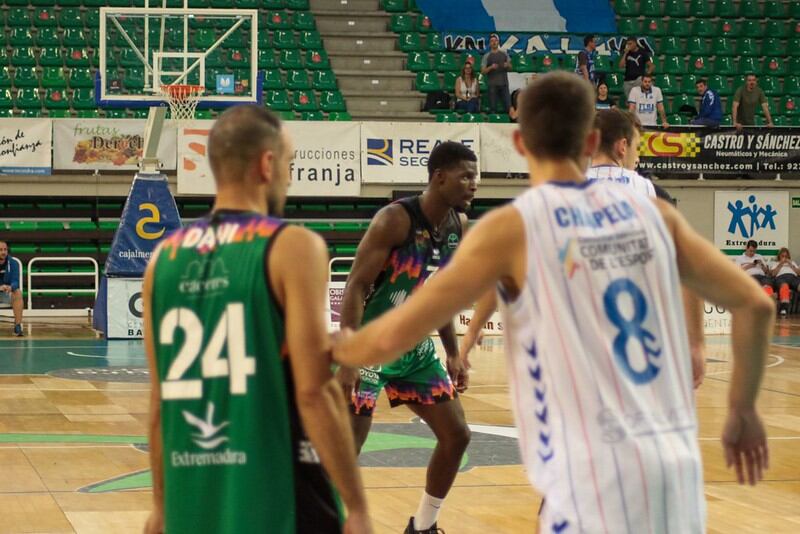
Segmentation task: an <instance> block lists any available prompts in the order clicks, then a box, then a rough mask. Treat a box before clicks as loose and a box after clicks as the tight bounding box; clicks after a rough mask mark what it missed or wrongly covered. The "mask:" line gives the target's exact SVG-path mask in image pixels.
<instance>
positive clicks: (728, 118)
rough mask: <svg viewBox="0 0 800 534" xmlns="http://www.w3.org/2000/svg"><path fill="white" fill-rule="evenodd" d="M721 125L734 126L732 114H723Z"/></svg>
mask: <svg viewBox="0 0 800 534" xmlns="http://www.w3.org/2000/svg"><path fill="white" fill-rule="evenodd" d="M719 125H720V126H733V119H732V118H731V116H730V115H723V116H722V120H721V121H720V123H719Z"/></svg>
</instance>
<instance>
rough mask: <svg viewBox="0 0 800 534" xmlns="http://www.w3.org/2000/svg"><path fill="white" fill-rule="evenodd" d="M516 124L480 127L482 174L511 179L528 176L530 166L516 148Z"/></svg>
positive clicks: (482, 125) (485, 124) (483, 125)
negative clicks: (514, 139)
mask: <svg viewBox="0 0 800 534" xmlns="http://www.w3.org/2000/svg"><path fill="white" fill-rule="evenodd" d="M517 128H518V126H517V125H516V124H492V123H483V124H481V125H480V136H481V143H480V146H481V172H482V173H489V174H491V175H498V176H492V177H498V178H511V177H517V176H519V175H525V176H527V174H528V164H527V162H526V161H525V158H523V157H522V156H520V155H519V153H518V152H517V149H516V148H514V141H513V139H512V137H511V136H512V134H513V132H514V130H516V129H517Z"/></svg>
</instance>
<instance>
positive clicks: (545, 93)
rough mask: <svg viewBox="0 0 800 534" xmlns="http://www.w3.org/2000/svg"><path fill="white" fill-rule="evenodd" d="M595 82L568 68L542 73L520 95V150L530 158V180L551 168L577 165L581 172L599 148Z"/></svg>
mask: <svg viewBox="0 0 800 534" xmlns="http://www.w3.org/2000/svg"><path fill="white" fill-rule="evenodd" d="M594 105H595V94H594V90H593V88H592V85H591V84H590V83H589V82H587V81H586V80H584V79H582V78H581V77H579V76H575V75H574V74H572V73H567V72H551V73H548V74H545V75H543V76H539V77H537V78H536V80H535V81H534V82H533V83H532V84H531V85H529V86H528V87H526V88H525V89H524V90H523V91H522V93H521V94H520V96H519V119H518V120H519V130H517V131H516V132H515V133H514V143H515V145H516V147H517V150H518V151H519V153H520V154H522V155H523V156H524V157H525V158H526V159H527V160H528V166H529V168H530V170H531V180H532V182H533V183H534V184H537V183H539V181H538V179H537V176H540V175H544V174H548V175H549V174H552V173H550V172H547V173H544V172H540V171H543V170H544V168H545V167H547V168H548V169H554V168H562V169H565V170H566V167H575V168H577V169H578V170H579V171H580V172H581V173H583V172H584V171H585V170H586V166H587V164H588V162H589V159H590V158H591V157H592V156H593V155H594V154H595V152H596V151H597V147H598V144H599V142H600V134H599V132H598V131H597V130H596V129H595V128H594V117H595V108H594Z"/></svg>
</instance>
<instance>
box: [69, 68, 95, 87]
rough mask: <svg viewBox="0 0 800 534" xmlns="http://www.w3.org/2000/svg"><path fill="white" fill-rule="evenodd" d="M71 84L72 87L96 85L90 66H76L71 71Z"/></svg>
mask: <svg viewBox="0 0 800 534" xmlns="http://www.w3.org/2000/svg"><path fill="white" fill-rule="evenodd" d="M69 86H70V87H71V88H72V89H75V88H77V87H94V77H93V76H92V71H91V70H90V69H88V68H85V67H83V68H81V67H75V68H73V69H70V71H69Z"/></svg>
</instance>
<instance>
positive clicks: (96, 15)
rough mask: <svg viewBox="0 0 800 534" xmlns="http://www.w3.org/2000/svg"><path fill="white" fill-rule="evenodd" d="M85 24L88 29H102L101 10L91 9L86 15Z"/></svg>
mask: <svg viewBox="0 0 800 534" xmlns="http://www.w3.org/2000/svg"><path fill="white" fill-rule="evenodd" d="M84 22H85V24H86V27H87V28H99V27H100V10H99V9H89V10H88V11H86V15H85V17H84Z"/></svg>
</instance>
